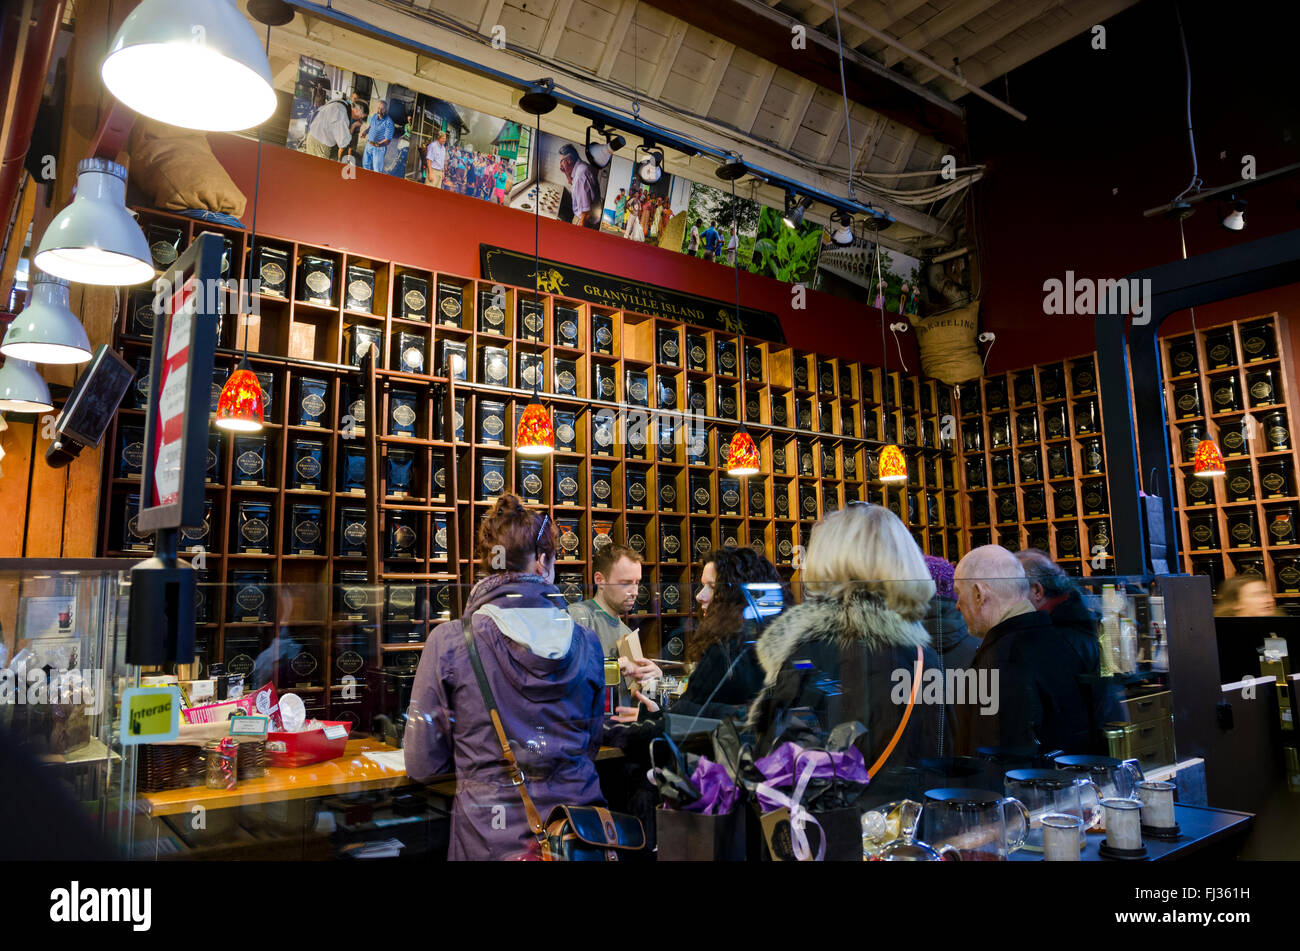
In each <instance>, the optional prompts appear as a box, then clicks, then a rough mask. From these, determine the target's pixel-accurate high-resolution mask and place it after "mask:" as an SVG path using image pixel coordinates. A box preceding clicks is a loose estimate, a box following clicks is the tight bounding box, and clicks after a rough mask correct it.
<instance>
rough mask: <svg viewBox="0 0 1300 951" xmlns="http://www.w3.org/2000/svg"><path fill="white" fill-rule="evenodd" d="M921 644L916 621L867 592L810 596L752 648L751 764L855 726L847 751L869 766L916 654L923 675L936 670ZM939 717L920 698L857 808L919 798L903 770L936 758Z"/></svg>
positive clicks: (937, 707) (895, 716)
mask: <svg viewBox="0 0 1300 951" xmlns="http://www.w3.org/2000/svg"><path fill="white" fill-rule="evenodd" d="M929 644H930V637H929V635H928V634H926V632H925V628H924V627H922V626H921V624H920V622H919V621H908V620H905V619H904V618H903V617H901V616H900V615H898V614H897V613H895V612H894V611H891V610H889V609H888V608H886V607H885V606H884V605H883V604H882V603H881V602H880V600H879V599H878V598H876V597H874V596H872V595H869V594H867V593H866V592H865V591H855V592H853V593H851V594H849V595H848V596H845V597H841V598H810V599H808V600H806V601H804V602H803V603H802V604H799V605H796V606H795V607H793V608H791V609H790V610H788V611H786V612H785V613H784V614H782V615H781V616H780V617H778V618H777V619H776V620H774V621H772V623H771V624H770V625H769V626H768V628H767V630H766V631H765V632H764V633H763V636H762V637H760V638H759V641H758V644H757V652H758V660H759V663H760V664H761V665H762V668H763V671H764V686H763V692H762V693H761V694H759V696H758V698H757V699H756V700H755V701H754V703H753V705H752V706H751V707H750V717H749V724H748V726H749V729H750V730H752V732H753V733H754V735H755V737H756V739H757V745H756V748H755V753H756V757H761V756H763V755H766V754H767V753H768V752H770V751H771V750H772V749H774V748H775V747H776V746H779V745H780V743H781V742H784V741H786V740H790V741H793V742H796V743H799V744H800V745H802V746H805V747H807V746H814V747H816V746H824V745H825V743H826V739H827V737H828V736H829V734H830V732H831V731H832V730H833V729H834V728H835V727H836V726H838V725H840V724H841V723H852V722H854V721H857V722H859V723H861V724H862V725H863V726H864V727H865V728H866V733H865V734H863V735H862V736H860V737H859V738H858V739H857V741H856V743H855V745H856V746H857V747H858V749H859V751H860V752H861V753H862V756H863V759H865V760H866V764H867V767H868V768H870V767H871V766H872V765H873V764H874V763H875V762H876V760H877V758H878V757H879V756H880V754H881V753H883V752H884V750H885V747H886V746H887V745H888V744H889V741H890V739H891V738H892V737H893V736H894V734H895V732H896V731H897V730H898V727H899V724H900V723H901V721H902V718H903V714H904V711H905V709H906V690H905V689H904V687H903V686H902V685H903V684H904V683H906V685H907V686H910V682H911V681H910V678H911V675H912V673H913V671H914V669H915V665H916V658H917V648H918V647H919V648H921V651H922V656H923V658H924V663H925V668H926V669H927V670H928V669H937V668H938V666H939V659H938V656H937V655H936V654H935V652H934V651H933V649H931V648H930V646H929ZM901 671H906V675H907V678H908V679H907V680H906V681H903V679H902V678H901V677H900V676H896V672H901ZM923 676H924V675H923ZM900 696H901V698H902V699H901V701H900V700H899V697H900ZM941 710H942V704H931V705H927V704H924V703H922V702H920V700H919V699H918V702H917V703H916V705H915V706H914V708H913V710H912V713H911V716H910V717H909V719H908V722H907V726H906V728H905V729H904V730H903V733H902V735H901V737H900V739H899V742H898V745H897V746H896V747H895V749H894V751H893V753H892V754H891V755H890V757H889V759H888V760H887V761H886V763H885V764H884V766H883V768H882V769H881V770H879V771H878V774H877V775H875V776H873V777H872V781H871V784H870V786H869V787H868V790H867V793H866V794H865V795H864V796H863V797H862V799H861V800H860V801H859V806H861V807H869V806H872V805H876V804H879V803H883V802H888V801H890V800H891V799H897V798H900V797H902V796H905V795H913V796H914V795H915V794H916V793H917V790H914V789H912V788H911V787H912V785H913V775H914V771H912V770H910V769H908V767H909V766H915V765H916V764H917V763H919V761H920V760H921V759H924V758H926V757H934V756H937V755H939V753H940V749H941V747H940V743H941V740H940V730H941Z"/></svg>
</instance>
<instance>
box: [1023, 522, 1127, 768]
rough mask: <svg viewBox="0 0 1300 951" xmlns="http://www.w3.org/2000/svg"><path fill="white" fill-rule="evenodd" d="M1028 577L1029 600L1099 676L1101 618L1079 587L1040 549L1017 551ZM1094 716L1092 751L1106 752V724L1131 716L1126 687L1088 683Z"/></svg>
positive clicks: (1089, 670)
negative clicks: (1091, 607) (1084, 599)
mask: <svg viewBox="0 0 1300 951" xmlns="http://www.w3.org/2000/svg"><path fill="white" fill-rule="evenodd" d="M1016 558H1017V559H1019V561H1020V564H1021V565H1023V566H1024V569H1025V577H1026V578H1027V579H1028V580H1029V600H1030V602H1031V603H1032V604H1033V605H1034V607H1035V608H1037V609H1038V610H1040V611H1045V612H1047V614H1048V615H1049V616H1050V617H1051V619H1052V626H1053V627H1054V628H1056V630H1057V631H1059V632H1060V633H1061V635H1062V636H1063V637H1064V638H1065V639H1066V640H1067V641H1068V642H1069V644H1070V646H1071V647H1072V648H1074V652H1075V653H1076V654H1078V655H1079V659H1080V661H1082V662H1083V672H1084V673H1085V674H1092V675H1096V674H1097V673H1098V671H1099V668H1100V666H1101V647H1100V645H1099V644H1098V639H1097V624H1098V617H1097V615H1096V614H1094V613H1093V612H1092V611H1091V610H1089V609H1088V606H1087V605H1086V604H1084V603H1083V598H1082V597H1081V596H1080V594H1079V588H1078V586H1077V585H1076V584H1075V583H1074V579H1073V578H1071V577H1070V576H1069V575H1068V574H1066V573H1065V570H1064V569H1063V568H1062V567H1061V566H1060V565H1058V564H1057V563H1056V562H1054V561H1052V559H1051V556H1049V555H1048V554H1047V553H1046V552H1044V551H1040V550H1039V549H1037V548H1030V549H1026V550H1025V551H1018V552H1016ZM1082 691H1083V696H1084V700H1085V702H1086V703H1087V705H1088V715H1089V717H1090V718H1091V722H1090V727H1091V730H1092V739H1091V744H1092V750H1091V751H1092V752H1095V753H1105V752H1107V745H1106V738H1105V734H1104V733H1103V732H1102V731H1103V730H1104V728H1105V726H1106V724H1107V723H1114V722H1116V721H1123V720H1127V719H1128V712H1127V709H1126V707H1125V702H1124V701H1125V695H1124V688H1123V687H1120V686H1118V685H1115V684H1111V685H1109V686H1102V685H1096V686H1093V685H1088V684H1085V685H1083V687H1082Z"/></svg>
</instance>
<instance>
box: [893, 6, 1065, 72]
mask: <svg viewBox="0 0 1300 951" xmlns="http://www.w3.org/2000/svg"><path fill="white" fill-rule="evenodd" d="M1063 4H1064V0H1036V2H1033V3H1022V4H1021V5H1020V6H1018V7H1014V8H1013V9H1012V10H1010V11H1009V12H1008V13H1006V14H1005V15H1004V16H1003V17H1002V18H1001V19H999V20H995V21H994V22H993V23H991V24H990V25H988V26H985V27H984V28H982V29H981V30H979V32H977V33H975V34H973V35H972V36H971V38H970V39H968V40H963V41H961V42H959V43H953V44H952V45H951V47H949V50H948V53H949V58H950V59H952V58H955V59H956V60H957V61H958V62H959V63H964V62H966V60H968V59H970V58H971V57H973V56H976V55H977V54H978V53H979V52H980V50H983V49H987V48H988V47H990V46H992V45H993V44H995V43H998V42H1000V41H1001V40H1003V39H1004V38H1006V37H1007V36H1009V35H1010V34H1012V33H1014V32H1015V31H1016V30H1018V29H1020V28H1021V27H1022V26H1025V25H1027V24H1029V23H1032V22H1034V21H1035V20H1037V19H1038V18H1039V17H1041V16H1042V15H1043V14H1045V13H1047V11H1049V10H1051V9H1052V8H1053V7H1059V6H1062V5H1063ZM938 75H939V74H938V73H936V72H935V71H934V70H932V69H925V68H922V69H919V70H917V71H916V72H915V73H914V74H913V77H912V78H913V79H915V80H916V81H917V82H918V83H928V82H930V81H932V80H933V79H934V78H935V77H936V76H938Z"/></svg>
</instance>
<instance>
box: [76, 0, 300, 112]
mask: <svg viewBox="0 0 1300 951" xmlns="http://www.w3.org/2000/svg"><path fill="white" fill-rule="evenodd" d="M100 74H101V75H102V76H103V79H104V85H106V86H107V87H108V89H109V91H110V92H111V93H112V94H113V95H114V96H116V97H117V98H118V99H120V100H121V101H122V102H123V103H125V104H126V105H127V106H130V107H131V108H132V109H134V110H135V111H136V112H139V113H141V114H142V115H146V116H148V117H149V118H151V119H157V120H159V121H160V122H166V123H167V124H168V125H175V126H180V127H181V128H183V129H203V130H206V131H210V132H234V131H236V130H239V129H248V128H251V127H253V126H256V125H261V124H262V123H263V122H264V121H266V120H267V119H268V118H270V116H271V114H272V113H273V112H275V104H276V99H275V90H274V88H272V85H271V64H270V62H268V60H267V57H266V54H265V52H263V50H262V44H261V42H260V41H259V40H258V36H257V32H256V31H255V30H254V29H253V25H252V24H251V23H249V22H248V19H247V18H246V17H245V16H244V15H243V14H242V13H240V12H239V10H238V8H237V7H236V6H235V2H234V0H187V2H186V3H177V2H176V0H143V2H142V3H141V4H140V5H139V6H137V7H136V8H135V9H134V10H133V11H131V14H130V15H129V16H128V17H127V18H126V20H125V21H124V22H123V23H122V28H121V29H120V30H118V31H117V36H115V37H114V38H113V43H112V45H111V46H110V47H109V48H108V56H107V57H106V58H105V59H104V65H103V67H102V68H101V70H100Z"/></svg>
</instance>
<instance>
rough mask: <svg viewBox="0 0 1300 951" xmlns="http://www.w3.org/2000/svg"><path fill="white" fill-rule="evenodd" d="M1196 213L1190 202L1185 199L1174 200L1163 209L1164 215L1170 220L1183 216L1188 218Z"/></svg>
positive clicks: (1179, 218) (1176, 219) (1179, 219)
mask: <svg viewBox="0 0 1300 951" xmlns="http://www.w3.org/2000/svg"><path fill="white" fill-rule="evenodd" d="M1195 213H1196V209H1195V208H1193V207H1192V206H1191V203H1189V202H1185V201H1176V202H1174V203H1173V204H1171V205H1170V206H1169V207H1168V208H1167V209H1166V210H1165V217H1166V218H1168V219H1170V220H1171V221H1182V220H1183V219H1184V218H1190V217H1192V215H1193V214H1195Z"/></svg>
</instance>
